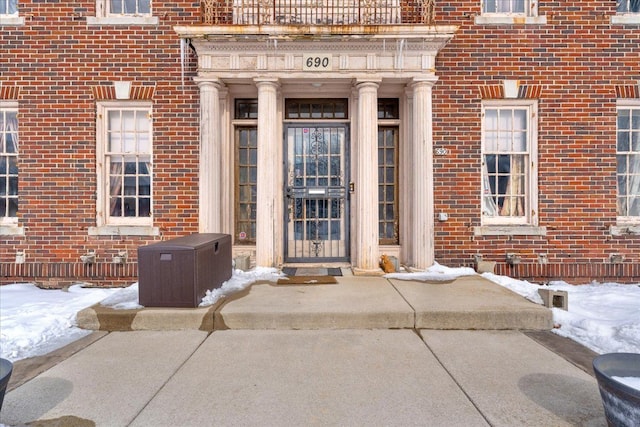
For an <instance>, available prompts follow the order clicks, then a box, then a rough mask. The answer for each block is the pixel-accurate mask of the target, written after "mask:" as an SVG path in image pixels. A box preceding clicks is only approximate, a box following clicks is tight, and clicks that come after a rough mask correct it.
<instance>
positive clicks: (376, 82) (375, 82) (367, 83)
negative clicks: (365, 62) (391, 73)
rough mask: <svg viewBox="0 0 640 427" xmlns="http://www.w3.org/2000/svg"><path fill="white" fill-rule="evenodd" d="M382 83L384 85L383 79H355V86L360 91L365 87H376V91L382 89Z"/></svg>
mask: <svg viewBox="0 0 640 427" xmlns="http://www.w3.org/2000/svg"><path fill="white" fill-rule="evenodd" d="M380 83H382V79H379V78H378V79H376V78H361V77H358V78H356V79H355V83H354V86H355V87H356V88H358V89H361V88H365V87H375V88H376V89H377V88H379V87H380Z"/></svg>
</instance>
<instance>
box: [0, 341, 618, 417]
mask: <svg viewBox="0 0 640 427" xmlns="http://www.w3.org/2000/svg"><path fill="white" fill-rule="evenodd" d="M34 420H41V421H40V422H38V423H34V424H32V425H37V426H54V425H64V426H90V425H98V426H183V427H191V426H194V427H195V426H198V427H199V426H336V425H354V426H365V425H366V426H411V425H416V426H418V425H420V426H488V425H491V426H509V427H511V426H576V425H579V426H604V425H606V423H605V420H604V416H603V411H602V404H601V403H600V397H599V395H598V389H597V385H596V382H595V380H594V378H593V377H591V376H590V375H588V374H587V373H585V372H584V371H582V370H581V369H578V368H577V367H575V366H574V365H572V364H571V363H569V362H567V361H566V360H565V359H563V358H562V357H560V356H558V355H557V354H556V353H554V352H551V351H549V350H547V349H546V348H545V347H543V346H541V345H540V344H538V343H537V342H536V341H534V340H532V339H531V338H529V337H528V336H526V335H524V334H523V333H521V332H519V331H495V330H492V331H451V330H449V331H443V330H420V331H412V330H388V329H376V330H348V329H347V330H344V329H343V330H303V331H292V330H225V331H215V332H213V333H210V334H209V333H207V332H204V331H198V330H188V331H133V332H112V333H109V334H106V335H105V336H104V337H103V338H101V339H99V340H97V341H95V342H94V343H93V344H91V345H89V346H88V347H86V348H84V349H83V350H81V351H80V352H78V353H76V354H74V355H73V356H71V357H69V358H67V359H65V360H64V361H62V362H60V363H59V364H57V365H55V366H54V367H52V368H51V369H49V370H47V371H45V372H43V373H42V374H40V375H38V376H37V377H36V378H34V379H32V380H31V381H28V382H26V383H25V384H23V385H22V386H20V387H18V388H16V389H15V390H13V391H11V392H9V393H8V394H7V396H6V398H5V402H4V406H3V408H2V413H1V415H0V422H2V423H5V424H7V425H22V424H24V423H29V422H32V421H34ZM94 423H95V424H94Z"/></svg>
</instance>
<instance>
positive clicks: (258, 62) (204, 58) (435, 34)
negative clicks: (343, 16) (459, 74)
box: [175, 25, 457, 80]
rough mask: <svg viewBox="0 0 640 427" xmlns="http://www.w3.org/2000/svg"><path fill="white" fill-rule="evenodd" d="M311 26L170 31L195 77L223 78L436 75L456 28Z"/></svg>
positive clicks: (191, 28)
mask: <svg viewBox="0 0 640 427" xmlns="http://www.w3.org/2000/svg"><path fill="white" fill-rule="evenodd" d="M311 28H313V31H305V27H302V28H298V27H296V28H293V29H289V30H288V31H286V32H285V31H283V30H282V27H281V26H274V27H273V28H271V27H269V28H267V26H189V27H175V31H176V32H177V33H178V35H179V36H180V37H181V38H182V39H184V40H187V41H188V42H189V43H190V44H191V46H192V47H193V48H194V49H195V51H196V53H197V55H198V76H199V77H201V78H208V77H211V78H214V77H215V78H220V79H225V80H226V79H248V78H255V77H257V76H269V77H274V78H287V79H290V78H293V79H316V78H336V77H345V76H349V77H362V78H366V77H370V76H371V75H372V74H374V75H375V76H377V77H379V78H392V79H398V78H400V79H413V78H419V77H424V76H425V75H429V74H433V75H435V58H436V55H437V54H438V52H439V51H440V49H442V48H443V47H444V46H445V45H446V44H447V43H448V42H449V40H451V39H452V38H453V35H454V33H455V31H456V30H457V27H454V26H437V27H434V26H421V25H415V26H402V25H398V26H385V27H384V29H383V30H380V31H377V32H376V31H371V29H370V28H366V29H367V31H364V29H363V30H362V31H360V32H359V31H353V30H352V32H351V33H349V34H345V33H340V32H336V31H335V30H334V31H332V32H322V31H318V28H317V27H307V28H306V29H307V30H310V29H311ZM363 28H365V27H363ZM241 30H242V31H241Z"/></svg>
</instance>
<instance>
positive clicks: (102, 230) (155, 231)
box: [89, 225, 160, 236]
mask: <svg viewBox="0 0 640 427" xmlns="http://www.w3.org/2000/svg"><path fill="white" fill-rule="evenodd" d="M159 235H160V229H159V228H158V227H146V226H139V225H103V226H100V227H89V236H159Z"/></svg>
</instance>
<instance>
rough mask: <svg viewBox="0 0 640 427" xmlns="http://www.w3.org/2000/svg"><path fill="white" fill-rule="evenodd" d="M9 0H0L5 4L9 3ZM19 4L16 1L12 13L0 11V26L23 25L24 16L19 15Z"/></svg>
mask: <svg viewBox="0 0 640 427" xmlns="http://www.w3.org/2000/svg"><path fill="white" fill-rule="evenodd" d="M9 1H11V0H0V2H2V3H5V5H6V6H8V5H9ZM19 10H20V8H19V4H18V3H17V1H16V11H15V12H13V13H0V26H2V25H24V18H23V17H21V16H20V13H19Z"/></svg>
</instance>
